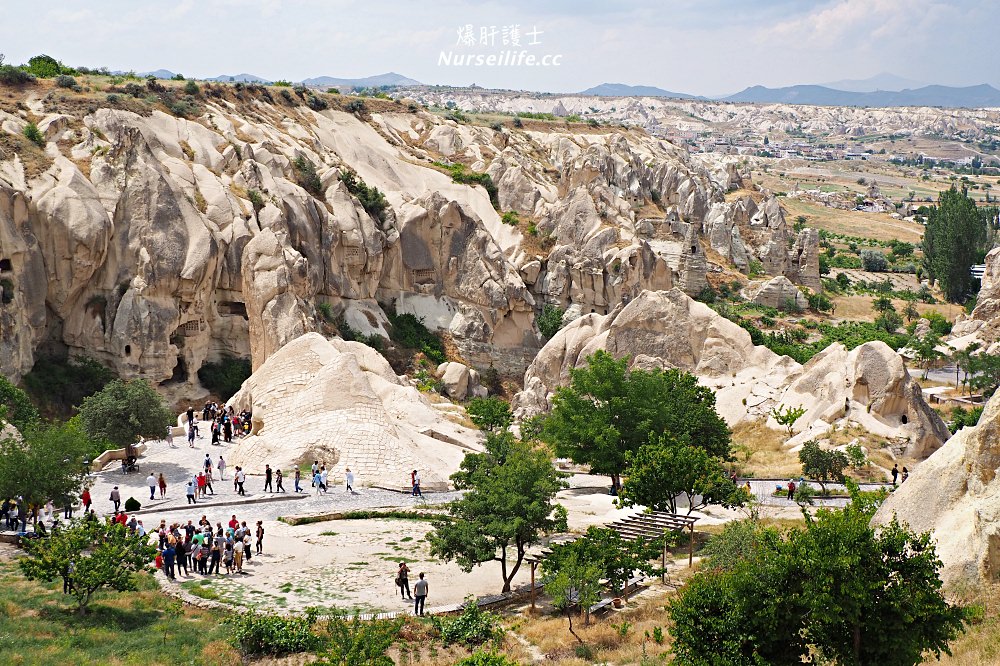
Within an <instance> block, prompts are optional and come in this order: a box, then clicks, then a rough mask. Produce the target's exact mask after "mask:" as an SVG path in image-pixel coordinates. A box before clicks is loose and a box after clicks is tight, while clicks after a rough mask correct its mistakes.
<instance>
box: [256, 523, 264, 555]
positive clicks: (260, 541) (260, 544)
mask: <svg viewBox="0 0 1000 666" xmlns="http://www.w3.org/2000/svg"><path fill="white" fill-rule="evenodd" d="M263 552H264V522H263V521H261V520H258V521H257V554H258V555H260V554H261V553H263Z"/></svg>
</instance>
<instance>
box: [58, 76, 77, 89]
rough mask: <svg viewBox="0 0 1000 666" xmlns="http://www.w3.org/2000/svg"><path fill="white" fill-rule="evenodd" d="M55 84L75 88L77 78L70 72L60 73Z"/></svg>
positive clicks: (60, 86)
mask: <svg viewBox="0 0 1000 666" xmlns="http://www.w3.org/2000/svg"><path fill="white" fill-rule="evenodd" d="M55 84H56V86H57V87H59V88H75V87H76V79H74V78H73V77H72V76H70V75H69V74H60V75H59V76H57V77H56V79H55Z"/></svg>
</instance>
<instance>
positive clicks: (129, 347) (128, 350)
mask: <svg viewBox="0 0 1000 666" xmlns="http://www.w3.org/2000/svg"><path fill="white" fill-rule="evenodd" d="M125 355H126V356H131V355H132V345H125Z"/></svg>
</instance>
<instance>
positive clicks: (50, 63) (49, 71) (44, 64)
mask: <svg viewBox="0 0 1000 666" xmlns="http://www.w3.org/2000/svg"><path fill="white" fill-rule="evenodd" d="M27 70H28V71H29V72H31V73H32V74H34V75H35V76H38V77H41V78H44V79H51V78H52V77H53V76H58V75H59V74H62V73H63V71H66V72H67V73H69V70H66V68H64V67H63V65H62V63H61V62H59V61H58V60H56V59H55V58H53V57H52V56H48V55H45V54H44V53H43V54H42V55H36V56H34V57H33V58H31V59H29V60H28V67H27Z"/></svg>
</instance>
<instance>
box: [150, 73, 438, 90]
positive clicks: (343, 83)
mask: <svg viewBox="0 0 1000 666" xmlns="http://www.w3.org/2000/svg"><path fill="white" fill-rule="evenodd" d="M150 75H152V76H155V77H156V78H158V79H171V78H173V77H174V76H176V74H175V73H174V72H171V71H170V70H169V69H158V70H156V71H153V72H140V73H139V76H150ZM203 80H205V81H217V82H219V83H229V82H234V83H235V82H237V81H240V82H242V83H273V81H271V80H270V79H265V78H264V77H262V76H257V75H256V74H246V73H244V74H221V75H219V76H213V77H211V78H208V79H203ZM296 83H302V84H305V85H307V86H315V87H320V88H324V87H325V88H333V87H347V88H378V87H380V86H419V85H420V82H419V81H415V80H414V79H411V78H408V77H406V76H403V75H402V74H397V73H396V72H387V73H385V74H378V75H376V76H366V77H364V78H360V79H341V78H337V77H333V76H317V77H315V78H311V79H305V80H304V81H296Z"/></svg>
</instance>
